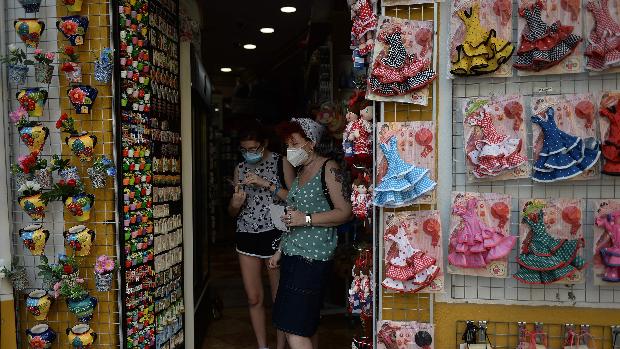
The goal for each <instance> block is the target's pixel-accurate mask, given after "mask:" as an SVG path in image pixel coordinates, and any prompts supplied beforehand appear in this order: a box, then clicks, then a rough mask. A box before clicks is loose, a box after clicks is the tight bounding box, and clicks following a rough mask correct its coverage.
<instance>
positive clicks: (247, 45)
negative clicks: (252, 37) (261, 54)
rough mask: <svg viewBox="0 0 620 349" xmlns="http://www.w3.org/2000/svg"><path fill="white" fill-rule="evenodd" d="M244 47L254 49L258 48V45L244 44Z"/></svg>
mask: <svg viewBox="0 0 620 349" xmlns="http://www.w3.org/2000/svg"><path fill="white" fill-rule="evenodd" d="M243 48H244V49H246V50H253V49H255V48H256V45H254V44H245V45H243Z"/></svg>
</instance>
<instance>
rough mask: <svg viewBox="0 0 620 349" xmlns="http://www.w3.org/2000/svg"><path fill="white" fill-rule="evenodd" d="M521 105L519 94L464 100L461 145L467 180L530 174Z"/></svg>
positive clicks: (523, 176) (502, 178) (509, 177)
mask: <svg viewBox="0 0 620 349" xmlns="http://www.w3.org/2000/svg"><path fill="white" fill-rule="evenodd" d="M523 109H524V108H523V97H521V96H502V97H492V98H470V99H467V100H465V101H464V103H463V107H462V112H463V128H464V133H463V134H464V137H463V140H464V145H463V149H464V150H465V164H466V166H467V177H468V179H469V180H470V181H484V180H506V179H516V178H527V177H529V176H530V173H531V168H530V165H529V163H528V161H527V160H528V159H527V153H526V151H527V141H526V139H527V138H526V135H527V131H526V129H525V125H524V124H523Z"/></svg>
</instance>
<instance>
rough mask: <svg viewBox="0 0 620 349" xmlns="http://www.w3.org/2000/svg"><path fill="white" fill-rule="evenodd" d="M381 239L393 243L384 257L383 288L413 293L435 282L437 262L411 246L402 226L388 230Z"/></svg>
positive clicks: (437, 269) (437, 268) (437, 270)
mask: <svg viewBox="0 0 620 349" xmlns="http://www.w3.org/2000/svg"><path fill="white" fill-rule="evenodd" d="M383 239H384V240H385V241H392V242H393V244H392V246H391V247H390V249H389V251H388V253H387V255H386V256H385V262H386V266H385V279H384V280H383V282H382V285H383V287H385V288H387V289H390V290H394V291H398V292H406V293H415V292H418V291H420V290H421V289H423V288H425V287H427V286H428V285H430V284H431V283H432V282H433V280H435V278H436V277H437V275H438V274H439V267H438V266H437V260H436V259H435V258H433V257H431V256H429V255H428V254H427V253H426V252H424V251H421V250H418V249H416V248H414V247H413V246H412V245H411V243H410V242H409V239H408V238H407V233H406V231H405V227H404V225H403V224H400V225H398V226H392V227H391V228H389V229H388V230H387V231H386V232H385V236H384V237H383Z"/></svg>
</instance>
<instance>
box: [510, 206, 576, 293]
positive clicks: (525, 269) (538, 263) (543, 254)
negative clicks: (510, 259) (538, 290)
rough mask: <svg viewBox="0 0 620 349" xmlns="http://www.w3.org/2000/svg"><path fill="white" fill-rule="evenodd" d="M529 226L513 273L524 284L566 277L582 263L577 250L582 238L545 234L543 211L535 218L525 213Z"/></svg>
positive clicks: (542, 282) (548, 281)
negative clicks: (570, 238)
mask: <svg viewBox="0 0 620 349" xmlns="http://www.w3.org/2000/svg"><path fill="white" fill-rule="evenodd" d="M523 220H524V221H525V222H526V223H527V224H528V225H529V226H530V229H531V231H530V233H529V236H528V238H527V241H526V242H525V243H524V244H523V247H522V248H521V253H520V254H519V256H518V257H517V263H519V271H518V272H517V273H516V274H514V275H513V277H514V278H515V279H517V280H519V281H521V282H523V283H527V284H549V283H552V282H556V281H559V280H562V279H565V278H567V277H570V276H571V275H573V274H574V273H575V272H577V271H578V270H581V269H583V268H584V267H585V261H584V259H583V258H582V257H581V256H580V255H579V250H580V249H581V248H583V247H584V245H585V241H584V240H583V238H580V239H576V240H568V239H557V238H554V237H553V236H551V235H549V233H548V232H547V228H546V227H545V224H544V214H543V212H542V211H540V212H539V213H538V214H537V219H536V222H533V221H531V220H530V219H529V218H527V217H525V218H523Z"/></svg>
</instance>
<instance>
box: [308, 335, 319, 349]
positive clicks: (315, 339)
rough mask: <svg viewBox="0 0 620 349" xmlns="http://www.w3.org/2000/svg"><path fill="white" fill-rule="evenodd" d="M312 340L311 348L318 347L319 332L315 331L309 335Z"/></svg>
mask: <svg viewBox="0 0 620 349" xmlns="http://www.w3.org/2000/svg"><path fill="white" fill-rule="evenodd" d="M310 340H311V341H312V349H319V332H318V331H317V332H316V333H315V334H314V336H312V337H310Z"/></svg>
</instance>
